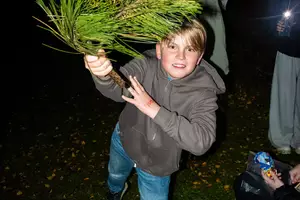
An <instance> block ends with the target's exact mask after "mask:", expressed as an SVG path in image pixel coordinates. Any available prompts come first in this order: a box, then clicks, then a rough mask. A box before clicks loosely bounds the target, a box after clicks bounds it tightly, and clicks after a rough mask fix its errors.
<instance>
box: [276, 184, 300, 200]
mask: <svg viewBox="0 0 300 200" xmlns="http://www.w3.org/2000/svg"><path fill="white" fill-rule="evenodd" d="M274 199H275V200H296V199H300V192H298V191H297V190H296V189H295V188H294V185H283V186H281V187H280V188H277V189H276V190H275V192H274Z"/></svg>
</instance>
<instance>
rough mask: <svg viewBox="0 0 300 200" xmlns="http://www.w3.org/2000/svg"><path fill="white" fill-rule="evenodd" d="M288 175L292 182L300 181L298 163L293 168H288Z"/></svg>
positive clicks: (299, 166) (299, 165)
mask: <svg viewBox="0 0 300 200" xmlns="http://www.w3.org/2000/svg"><path fill="white" fill-rule="evenodd" d="M290 177H291V180H292V184H295V183H298V182H300V164H298V165H296V166H295V167H294V168H293V169H291V170H290Z"/></svg>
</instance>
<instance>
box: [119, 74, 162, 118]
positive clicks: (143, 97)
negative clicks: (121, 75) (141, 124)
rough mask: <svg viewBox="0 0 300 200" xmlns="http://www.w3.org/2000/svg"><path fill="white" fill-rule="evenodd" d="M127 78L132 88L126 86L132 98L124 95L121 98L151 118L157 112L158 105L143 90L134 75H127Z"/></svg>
mask: <svg viewBox="0 0 300 200" xmlns="http://www.w3.org/2000/svg"><path fill="white" fill-rule="evenodd" d="M129 80H130V82H131V85H132V87H133V88H132V87H130V88H128V91H129V92H130V93H131V94H132V96H133V99H132V98H128V97H125V96H124V95H123V96H122V98H123V99H124V100H125V101H127V102H129V103H131V104H133V105H135V106H136V107H137V108H138V109H139V110H140V111H141V112H143V113H144V114H146V115H148V116H149V117H151V118H152V119H153V118H154V117H155V116H156V114H157V113H158V111H159V109H160V106H159V105H158V104H157V103H156V102H155V101H154V100H153V99H152V98H151V97H150V96H149V94H148V93H147V92H146V91H145V90H144V88H143V86H142V85H141V84H140V83H139V82H138V80H137V78H136V77H134V78H132V76H129Z"/></svg>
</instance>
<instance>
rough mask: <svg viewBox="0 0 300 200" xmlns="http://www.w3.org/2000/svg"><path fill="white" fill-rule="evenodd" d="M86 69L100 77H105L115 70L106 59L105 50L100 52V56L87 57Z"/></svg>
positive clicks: (85, 61) (85, 57) (85, 59)
mask: <svg viewBox="0 0 300 200" xmlns="http://www.w3.org/2000/svg"><path fill="white" fill-rule="evenodd" d="M84 63H85V68H87V69H88V70H89V71H90V72H91V73H93V74H94V75H96V76H98V77H100V78H101V77H105V76H106V75H107V74H108V73H109V72H111V70H112V69H113V67H112V64H111V62H110V60H109V59H107V58H106V56H105V52H104V50H103V49H100V50H99V51H98V56H91V55H85V56H84Z"/></svg>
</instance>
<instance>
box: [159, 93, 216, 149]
mask: <svg viewBox="0 0 300 200" xmlns="http://www.w3.org/2000/svg"><path fill="white" fill-rule="evenodd" d="M216 101H217V96H216V93H215V92H214V91H209V90H207V91H204V92H203V93H202V98H200V100H199V101H197V102H195V103H194V105H192V106H191V107H190V108H189V110H190V111H189V116H188V118H185V117H183V116H180V115H177V113H175V112H170V111H168V110H167V109H165V108H164V107H161V108H160V110H159V112H158V113H157V115H156V116H155V118H154V121H155V123H157V124H158V125H159V126H160V127H161V128H162V129H163V130H164V132H166V134H168V135H169V136H170V137H172V138H173V139H174V140H176V141H177V143H178V145H179V147H180V148H182V149H185V150H187V151H189V152H191V153H193V154H194V155H202V154H204V153H205V152H206V151H207V150H208V149H209V148H210V147H211V145H212V144H213V143H214V141H215V139H216V113H215V111H216V110H217V109H218V105H217V103H216Z"/></svg>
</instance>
